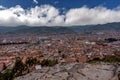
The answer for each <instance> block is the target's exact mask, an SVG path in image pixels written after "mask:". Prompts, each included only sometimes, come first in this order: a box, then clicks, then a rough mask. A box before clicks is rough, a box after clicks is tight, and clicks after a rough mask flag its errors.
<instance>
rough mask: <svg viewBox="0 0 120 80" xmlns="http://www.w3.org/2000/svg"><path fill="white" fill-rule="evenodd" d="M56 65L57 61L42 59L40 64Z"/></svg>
mask: <svg viewBox="0 0 120 80" xmlns="http://www.w3.org/2000/svg"><path fill="white" fill-rule="evenodd" d="M56 64H58V61H57V60H48V59H44V60H43V61H42V62H41V66H54V65H56Z"/></svg>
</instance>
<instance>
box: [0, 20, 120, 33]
mask: <svg viewBox="0 0 120 80" xmlns="http://www.w3.org/2000/svg"><path fill="white" fill-rule="evenodd" d="M103 30H107V31H109V30H114V31H120V23H119V22H118V23H108V24H102V25H101V24H98V25H86V26H69V27H68V26H67V27H66V26H65V27H63V26H62V27H61V26H54V27H46V26H42V27H29V26H18V27H4V26H1V27H0V33H1V34H19V33H37V34H56V33H57V34H67V33H68V34H71V33H76V32H77V33H79V32H84V31H103Z"/></svg>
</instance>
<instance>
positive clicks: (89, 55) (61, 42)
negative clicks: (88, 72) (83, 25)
mask: <svg viewBox="0 0 120 80" xmlns="http://www.w3.org/2000/svg"><path fill="white" fill-rule="evenodd" d="M107 38H116V39H117V41H114V42H109V43H107V42H104V41H103V40H104V39H107ZM101 40H102V43H101ZM9 42H15V43H16V42H28V43H29V44H24V43H23V44H8V45H0V70H2V69H3V67H4V66H7V67H12V66H13V65H14V63H15V58H16V57H20V58H21V59H22V61H23V62H25V61H26V59H27V58H28V57H34V58H36V59H37V60H39V61H42V60H44V59H51V60H58V62H59V63H62V62H67V63H71V62H87V61H89V60H92V59H95V58H99V59H103V58H106V57H107V56H116V55H118V53H119V51H120V35H119V33H116V34H113V33H111V34H106V35H105V34H103V33H102V34H100V33H99V34H98V33H97V34H89V35H86V34H66V35H65V34H64V35H51V36H47V35H46V36H40V35H35V36H33V35H30V36H29V37H28V36H24V37H23V36H20V37H16V36H15V37H12V38H11V37H8V36H4V37H1V41H0V43H9ZM119 56H120V55H119Z"/></svg>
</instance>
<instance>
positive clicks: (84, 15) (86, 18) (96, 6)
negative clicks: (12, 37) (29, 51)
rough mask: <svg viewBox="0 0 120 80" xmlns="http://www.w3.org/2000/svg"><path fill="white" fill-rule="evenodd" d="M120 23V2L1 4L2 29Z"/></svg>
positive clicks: (3, 0) (4, 0)
mask: <svg viewBox="0 0 120 80" xmlns="http://www.w3.org/2000/svg"><path fill="white" fill-rule="evenodd" d="M112 22H120V0H0V26H20V25H27V26H72V25H96V24H106V23H112Z"/></svg>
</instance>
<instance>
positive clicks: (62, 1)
mask: <svg viewBox="0 0 120 80" xmlns="http://www.w3.org/2000/svg"><path fill="white" fill-rule="evenodd" d="M37 1H38V4H35V3H33V0H0V5H3V6H5V7H12V6H15V5H21V6H22V7H23V8H29V7H34V6H36V5H44V4H49V5H53V6H55V7H57V8H66V9H70V8H79V7H82V6H84V5H86V6H88V7H90V8H91V7H96V6H105V7H107V8H109V9H112V8H115V7H117V6H119V5H120V0H37Z"/></svg>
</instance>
